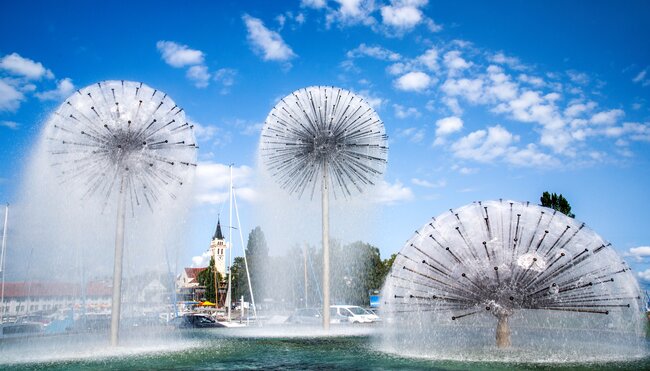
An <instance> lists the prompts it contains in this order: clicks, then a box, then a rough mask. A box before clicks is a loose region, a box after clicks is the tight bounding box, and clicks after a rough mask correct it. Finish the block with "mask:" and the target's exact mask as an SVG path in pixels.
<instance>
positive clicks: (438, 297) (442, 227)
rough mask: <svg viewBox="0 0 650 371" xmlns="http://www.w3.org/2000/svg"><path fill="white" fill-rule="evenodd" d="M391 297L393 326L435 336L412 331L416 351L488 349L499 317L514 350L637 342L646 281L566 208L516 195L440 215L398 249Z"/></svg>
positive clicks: (387, 290)
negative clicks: (520, 199) (640, 280)
mask: <svg viewBox="0 0 650 371" xmlns="http://www.w3.org/2000/svg"><path fill="white" fill-rule="evenodd" d="M383 298H384V304H385V306H384V310H385V313H386V315H387V316H388V317H389V318H388V319H389V320H388V322H389V323H393V325H389V326H388V327H389V328H390V327H392V326H395V325H394V324H396V323H397V324H399V326H400V327H401V328H402V330H406V329H415V330H414V331H415V332H418V331H419V330H418V329H417V328H420V327H421V328H423V330H421V331H422V333H426V334H427V335H426V337H425V338H422V337H420V338H418V336H417V335H414V333H413V332H412V333H409V334H408V337H411V338H413V339H415V340H413V341H411V342H410V343H409V344H410V345H409V346H411V347H414V348H418V347H421V348H426V349H433V348H436V346H440V347H443V348H444V347H449V346H452V345H450V344H456V345H458V347H459V348H464V347H467V346H469V345H470V344H471V345H474V346H478V347H480V346H483V347H485V346H488V344H489V343H488V342H489V335H488V334H489V333H490V331H489V326H490V324H491V323H494V322H493V321H494V320H493V319H491V318H494V317H496V345H497V346H498V347H499V348H507V347H509V346H510V345H511V323H510V322H513V324H512V328H513V329H515V330H514V331H512V336H513V337H515V338H516V339H517V341H515V342H514V343H515V347H521V346H522V345H523V346H525V344H524V343H526V344H528V345H530V346H532V347H535V346H539V345H540V342H543V343H544V344H545V346H549V347H551V348H553V347H562V346H565V345H566V344H567V339H566V337H565V336H564V335H563V333H571V336H570V337H571V339H572V340H573V341H578V342H581V341H582V342H583V343H585V342H588V343H594V342H597V341H600V340H601V339H605V338H606V339H609V340H608V341H611V342H613V343H615V344H620V343H621V342H626V341H627V342H631V343H636V342H637V340H639V339H640V337H639V334H640V332H641V327H642V325H641V324H642V320H641V319H642V312H641V301H640V297H639V288H638V284H637V283H636V280H635V278H634V276H633V275H632V273H631V272H630V268H629V267H628V266H627V265H626V264H625V262H623V261H622V260H621V259H620V258H619V256H618V255H617V254H616V252H615V251H614V249H613V248H612V247H611V244H609V243H607V242H605V241H604V240H603V239H602V238H601V237H599V236H598V235H597V234H596V233H594V232H593V231H592V230H590V229H589V228H588V227H586V226H585V224H584V223H580V222H578V221H576V220H574V219H572V218H569V217H567V216H565V215H564V214H562V213H559V212H556V211H555V210H552V209H548V208H544V207H540V206H537V205H532V204H529V203H520V202H513V201H487V202H476V203H473V204H471V205H467V206H464V207H461V208H459V209H455V210H450V211H449V212H447V213H445V214H443V215H441V216H439V217H436V218H433V219H432V220H431V221H430V222H429V223H427V224H426V225H424V226H423V227H422V228H421V229H420V230H418V231H416V232H415V235H414V236H413V237H411V239H409V240H408V241H407V243H406V245H405V246H404V247H403V248H402V250H401V251H400V252H399V254H398V256H397V258H396V260H395V263H394V265H393V268H392V270H391V272H390V274H389V277H388V278H387V281H386V283H385V285H384V289H383ZM510 320H512V321H510ZM479 328H480V329H483V331H480V330H478V329H479ZM392 330H393V332H392V333H391V332H390V331H388V333H390V334H392V335H389V336H394V335H395V331H400V330H399V329H398V328H396V327H393V328H392ZM406 331H408V330H406ZM492 334H493V335H492V336H494V334H495V333H494V332H492ZM603 334H604V335H603ZM493 339H494V338H493ZM614 339H615V340H614ZM393 340H394V339H393ZM442 343H444V344H442ZM610 345H611V344H610ZM398 347H399V346H398ZM604 348H607V347H604ZM593 349H596V347H594V348H593ZM457 350H458V349H457ZM465 350H467V349H465ZM459 351H460V353H463V350H462V349H461V350H459ZM594 352H595V351H594ZM465 353H467V352H465ZM596 356H597V355H596Z"/></svg>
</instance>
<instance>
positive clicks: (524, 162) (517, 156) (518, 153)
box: [506, 143, 558, 167]
mask: <svg viewBox="0 0 650 371" xmlns="http://www.w3.org/2000/svg"><path fill="white" fill-rule="evenodd" d="M506 161H507V162H509V163H511V164H513V165H517V166H524V167H525V166H545V167H551V166H555V165H557V164H558V163H557V160H556V159H555V158H553V157H552V156H550V155H548V154H546V153H543V152H540V151H539V149H538V148H537V146H536V145H534V144H533V143H530V144H528V145H527V146H526V148H524V149H518V150H511V151H510V152H508V154H507V156H506Z"/></svg>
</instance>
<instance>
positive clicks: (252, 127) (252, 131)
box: [241, 122, 264, 135]
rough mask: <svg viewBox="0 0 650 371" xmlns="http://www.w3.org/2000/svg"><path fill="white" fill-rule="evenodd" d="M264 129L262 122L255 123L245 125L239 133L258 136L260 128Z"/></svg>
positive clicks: (260, 131)
mask: <svg viewBox="0 0 650 371" xmlns="http://www.w3.org/2000/svg"><path fill="white" fill-rule="evenodd" d="M263 127H264V123H263V122H257V123H254V124H249V125H246V127H245V128H244V130H242V131H241V133H242V134H243V135H260V134H261V133H262V128H263Z"/></svg>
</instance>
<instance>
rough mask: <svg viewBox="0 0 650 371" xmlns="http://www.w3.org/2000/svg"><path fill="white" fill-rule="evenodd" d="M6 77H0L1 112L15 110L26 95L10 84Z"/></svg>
mask: <svg viewBox="0 0 650 371" xmlns="http://www.w3.org/2000/svg"><path fill="white" fill-rule="evenodd" d="M7 81H8V80H6V79H0V112H2V111H9V112H14V111H16V110H17V109H18V107H20V103H21V102H22V101H23V100H25V95H24V94H23V93H22V92H20V91H19V90H18V89H16V88H15V87H14V86H13V85H11V84H9V83H8V82H7Z"/></svg>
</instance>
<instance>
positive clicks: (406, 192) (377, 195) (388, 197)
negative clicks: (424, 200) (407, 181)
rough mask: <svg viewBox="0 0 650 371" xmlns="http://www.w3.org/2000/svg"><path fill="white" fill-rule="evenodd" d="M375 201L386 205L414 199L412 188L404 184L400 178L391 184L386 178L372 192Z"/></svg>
mask: <svg viewBox="0 0 650 371" xmlns="http://www.w3.org/2000/svg"><path fill="white" fill-rule="evenodd" d="M370 197H371V199H372V201H373V202H375V203H378V204H385V205H394V204H397V203H400V202H405V201H410V200H412V199H413V191H412V190H411V188H409V187H406V186H404V184H402V182H400V181H399V180H398V181H396V182H395V184H390V183H388V182H386V181H384V180H382V181H381V182H379V183H378V184H377V186H376V187H375V189H374V190H373V192H372V194H371V196H370Z"/></svg>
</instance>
